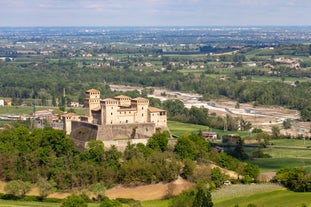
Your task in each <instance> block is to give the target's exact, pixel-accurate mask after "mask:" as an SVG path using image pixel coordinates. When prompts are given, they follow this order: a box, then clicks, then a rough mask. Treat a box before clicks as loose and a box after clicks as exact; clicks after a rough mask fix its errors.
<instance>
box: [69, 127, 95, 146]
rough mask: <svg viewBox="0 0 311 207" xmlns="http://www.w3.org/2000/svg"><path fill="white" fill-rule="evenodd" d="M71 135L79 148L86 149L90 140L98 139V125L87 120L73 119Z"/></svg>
mask: <svg viewBox="0 0 311 207" xmlns="http://www.w3.org/2000/svg"><path fill="white" fill-rule="evenodd" d="M71 129H72V131H71V133H70V137H71V138H72V140H73V141H74V143H75V145H76V147H77V148H79V149H84V148H85V145H86V143H87V142H88V141H90V140H96V138H97V134H98V125H94V124H91V123H87V122H81V121H72V122H71Z"/></svg>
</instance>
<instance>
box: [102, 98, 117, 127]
mask: <svg viewBox="0 0 311 207" xmlns="http://www.w3.org/2000/svg"><path fill="white" fill-rule="evenodd" d="M118 104H119V103H118V100H116V99H112V98H106V99H104V100H101V101H100V106H101V113H102V114H101V120H102V121H101V123H102V124H103V125H111V124H118V123H117V121H118V119H117V117H118V109H119V107H118Z"/></svg>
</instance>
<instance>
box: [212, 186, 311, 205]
mask: <svg viewBox="0 0 311 207" xmlns="http://www.w3.org/2000/svg"><path fill="white" fill-rule="evenodd" d="M310 196H311V193H295V192H290V191H286V190H276V191H273V192H264V193H256V194H254V195H250V196H241V197H236V198H233V199H229V200H224V201H217V200H216V201H215V202H214V206H215V207H234V206H235V205H237V204H238V206H239V207H247V205H248V204H251V203H252V204H255V205H256V207H299V206H304V205H305V206H310V204H311V200H310ZM303 204H304V205H303Z"/></svg>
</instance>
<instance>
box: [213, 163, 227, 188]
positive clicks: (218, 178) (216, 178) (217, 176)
mask: <svg viewBox="0 0 311 207" xmlns="http://www.w3.org/2000/svg"><path fill="white" fill-rule="evenodd" d="M211 174H212V181H213V182H214V183H215V185H216V187H217V188H218V187H220V186H221V185H222V184H223V183H224V181H225V176H224V175H223V173H222V172H221V170H220V168H218V167H215V168H213V169H212V170H211Z"/></svg>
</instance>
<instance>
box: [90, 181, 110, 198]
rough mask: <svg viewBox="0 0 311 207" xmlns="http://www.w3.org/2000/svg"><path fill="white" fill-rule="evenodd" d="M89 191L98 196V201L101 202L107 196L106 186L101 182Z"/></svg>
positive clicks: (92, 186)
mask: <svg viewBox="0 0 311 207" xmlns="http://www.w3.org/2000/svg"><path fill="white" fill-rule="evenodd" d="M89 190H90V191H91V192H92V193H94V194H95V195H96V199H97V200H98V201H101V199H102V198H103V197H104V195H105V190H106V186H105V184H104V183H103V182H99V183H95V184H93V185H91V186H90V187H89Z"/></svg>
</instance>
